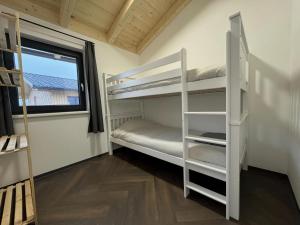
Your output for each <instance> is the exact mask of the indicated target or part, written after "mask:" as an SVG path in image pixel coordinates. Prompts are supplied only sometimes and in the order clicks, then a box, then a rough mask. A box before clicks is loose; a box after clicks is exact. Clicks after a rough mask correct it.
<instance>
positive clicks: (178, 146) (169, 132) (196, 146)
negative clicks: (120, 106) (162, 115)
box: [112, 120, 226, 167]
mask: <svg viewBox="0 0 300 225" xmlns="http://www.w3.org/2000/svg"><path fill="white" fill-rule="evenodd" d="M193 134H195V135H196V133H195V131H194V132H193ZM197 135H201V133H199V132H198V133H197ZM112 136H113V137H114V138H118V139H121V140H124V141H127V142H130V143H133V144H137V145H141V146H144V147H148V148H151V149H154V150H157V151H161V152H164V153H167V154H170V155H174V156H177V157H182V155H183V146H182V135H181V129H179V128H172V127H167V126H163V125H160V124H158V123H154V122H150V121H147V120H131V121H128V122H126V123H124V124H123V125H122V126H121V127H120V128H118V129H116V130H114V131H113V132H112ZM189 153H190V155H189V157H190V158H192V159H196V160H200V161H204V162H209V163H213V164H217V165H220V166H223V167H225V162H226V160H225V148H224V147H219V146H214V145H208V144H201V143H197V142H191V143H189Z"/></svg>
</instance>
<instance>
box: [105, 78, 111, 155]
mask: <svg viewBox="0 0 300 225" xmlns="http://www.w3.org/2000/svg"><path fill="white" fill-rule="evenodd" d="M103 85H104V93H105V96H104V97H105V119H106V124H107V126H106V127H107V147H108V153H109V155H112V154H113V146H112V142H111V141H110V137H111V132H112V128H111V116H110V104H109V99H108V93H107V81H106V74H105V73H103Z"/></svg>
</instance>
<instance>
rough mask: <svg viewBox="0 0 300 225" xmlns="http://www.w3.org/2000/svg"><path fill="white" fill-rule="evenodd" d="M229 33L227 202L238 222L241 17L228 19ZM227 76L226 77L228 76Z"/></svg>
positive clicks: (230, 211)
mask: <svg viewBox="0 0 300 225" xmlns="http://www.w3.org/2000/svg"><path fill="white" fill-rule="evenodd" d="M230 22H231V32H230V35H229V39H230V41H229V43H230V44H229V45H230V46H229V51H230V52H229V54H228V55H229V58H228V68H229V71H228V74H229V77H230V78H229V87H230V88H229V90H230V99H229V101H230V134H229V137H230V152H229V154H230V158H229V164H230V168H229V169H230V174H229V202H230V205H229V206H230V209H229V214H230V217H232V218H234V219H236V220H239V214H240V125H239V123H240V120H241V88H240V75H241V66H240V37H241V26H242V24H241V16H240V14H239V13H238V14H235V15H233V16H232V17H230ZM228 74H227V75H228Z"/></svg>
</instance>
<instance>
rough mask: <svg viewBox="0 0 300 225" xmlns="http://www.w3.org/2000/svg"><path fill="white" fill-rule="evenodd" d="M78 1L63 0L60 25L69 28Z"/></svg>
mask: <svg viewBox="0 0 300 225" xmlns="http://www.w3.org/2000/svg"><path fill="white" fill-rule="evenodd" d="M76 4H77V0H62V1H61V6H60V12H59V23H60V25H61V26H63V27H67V26H68V25H69V23H70V20H71V16H72V13H73V11H74V9H75V7H76Z"/></svg>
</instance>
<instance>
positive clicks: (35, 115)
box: [13, 111, 89, 119]
mask: <svg viewBox="0 0 300 225" xmlns="http://www.w3.org/2000/svg"><path fill="white" fill-rule="evenodd" d="M84 114H89V111H72V112H56V113H37V114H28V115H27V117H28V118H40V117H53V116H69V115H84ZM22 118H23V115H13V119H22Z"/></svg>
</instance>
